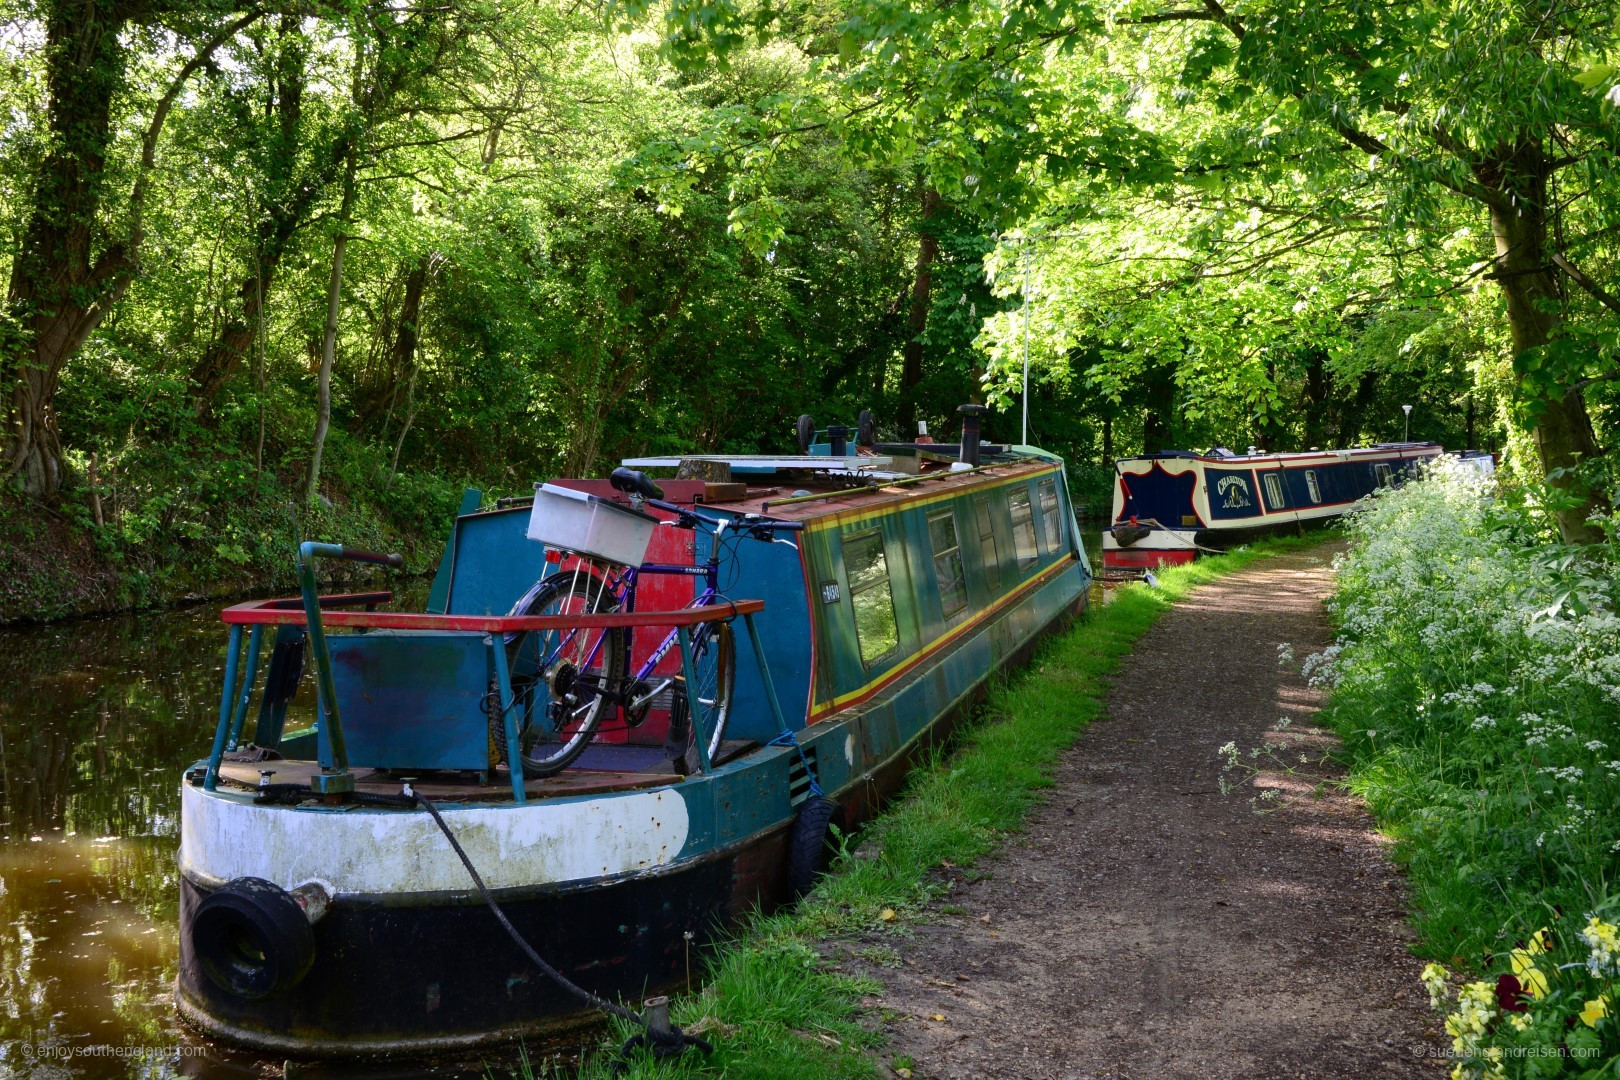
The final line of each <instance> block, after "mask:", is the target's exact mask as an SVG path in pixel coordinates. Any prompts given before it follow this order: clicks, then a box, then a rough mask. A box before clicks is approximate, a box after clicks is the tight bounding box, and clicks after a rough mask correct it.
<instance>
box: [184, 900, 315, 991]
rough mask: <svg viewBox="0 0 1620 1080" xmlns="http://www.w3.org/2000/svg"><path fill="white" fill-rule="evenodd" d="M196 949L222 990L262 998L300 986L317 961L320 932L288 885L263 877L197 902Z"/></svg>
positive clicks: (193, 938) (193, 933)
mask: <svg viewBox="0 0 1620 1080" xmlns="http://www.w3.org/2000/svg"><path fill="white" fill-rule="evenodd" d="M190 932H191V948H192V952H193V953H194V954H195V955H196V957H197V962H198V964H199V965H200V966H201V967H202V970H203V974H205V975H206V976H208V978H209V980H210V981H212V982H213V983H214V984H215V985H216V986H218V987H219V988H220V989H221V990H224V991H225V992H227V993H230V994H234V995H236V996H237V997H239V998H245V999H247V1000H249V1001H257V1000H258V999H260V998H266V997H269V996H270V995H272V994H277V993H280V992H281V991H283V990H286V989H288V988H289V987H292V986H295V985H297V983H298V981H299V980H300V979H302V978H303V977H304V976H305V975H306V974H308V973H309V969H310V967H311V966H313V965H314V963H315V932H314V930H312V929H311V928H310V925H309V920H308V919H306V918H305V917H304V909H303V908H301V907H299V906H298V901H297V900H294V899H293V898H292V895H291V894H290V893H288V892H287V891H286V890H285V889H283V888H281V887H280V886H279V885H276V884H274V883H272V882H269V881H266V880H264V879H263V878H256V877H239V878H235V879H233V880H231V881H228V882H226V883H225V884H224V885H223V886H221V887H220V888H219V889H218V890H217V891H216V892H213V893H210V894H209V895H208V896H206V897H205V898H204V899H203V901H202V902H201V903H200V904H198V905H197V911H196V913H195V914H194V915H192V917H191V927H190Z"/></svg>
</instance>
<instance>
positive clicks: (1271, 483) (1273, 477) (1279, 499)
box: [1261, 473, 1283, 510]
mask: <svg viewBox="0 0 1620 1080" xmlns="http://www.w3.org/2000/svg"><path fill="white" fill-rule="evenodd" d="M1261 479H1263V480H1264V481H1265V482H1266V502H1268V503H1270V504H1271V508H1272V509H1273V510H1281V509H1282V508H1283V489H1282V477H1280V476H1278V475H1277V474H1276V473H1266V474H1265V476H1264V477H1262V478H1261Z"/></svg>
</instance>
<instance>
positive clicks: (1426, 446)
mask: <svg viewBox="0 0 1620 1080" xmlns="http://www.w3.org/2000/svg"><path fill="white" fill-rule="evenodd" d="M1441 450H1442V447H1441V446H1440V444H1439V443H1434V442H1389V443H1375V444H1374V445H1372V446H1351V447H1346V448H1344V449H1335V450H1295V451H1290V452H1288V453H1279V454H1237V453H1233V452H1232V451H1231V450H1228V449H1226V447H1224V446H1217V447H1215V448H1213V449H1211V450H1208V451H1206V452H1204V453H1202V454H1199V453H1194V452H1193V451H1191V450H1160V451H1159V452H1158V453H1155V454H1136V455H1134V456H1132V457H1122V458H1119V459H1118V461H1119V462H1126V461H1170V460H1189V461H1207V462H1215V463H1219V464H1222V465H1248V464H1254V463H1256V462H1261V461H1277V462H1283V463H1287V464H1303V463H1305V462H1308V461H1313V460H1314V461H1348V460H1350V459H1352V458H1358V457H1392V456H1396V455H1400V454H1425V453H1430V452H1433V453H1440V452H1441Z"/></svg>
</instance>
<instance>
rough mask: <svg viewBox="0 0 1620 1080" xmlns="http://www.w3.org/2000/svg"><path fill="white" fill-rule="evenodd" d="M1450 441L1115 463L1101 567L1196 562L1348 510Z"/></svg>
mask: <svg viewBox="0 0 1620 1080" xmlns="http://www.w3.org/2000/svg"><path fill="white" fill-rule="evenodd" d="M1443 452H1444V451H1443V450H1442V449H1441V448H1440V446H1439V444H1437V443H1427V442H1417V443H1411V442H1408V443H1379V444H1378V445H1377V446H1367V447H1355V448H1352V449H1348V450H1326V451H1319V450H1312V451H1310V452H1308V453H1298V454H1262V453H1255V452H1254V448H1253V447H1250V453H1247V454H1234V453H1232V452H1231V451H1230V450H1226V449H1222V448H1216V449H1214V450H1211V451H1209V452H1208V453H1207V454H1195V453H1191V452H1189V451H1186V450H1165V451H1161V452H1160V453H1157V454H1146V455H1143V456H1141V457H1131V458H1120V459H1119V460H1118V461H1117V462H1115V463H1114V472H1115V482H1114V512H1113V517H1112V519H1111V524H1110V527H1109V528H1108V530H1107V531H1106V532H1104V533H1103V570H1104V573H1105V575H1107V576H1110V577H1127V576H1132V575H1137V574H1141V573H1142V572H1144V571H1146V570H1149V569H1152V568H1154V567H1159V566H1171V565H1175V564H1177V563H1185V562H1191V561H1192V560H1193V559H1194V558H1196V557H1197V555H1198V552H1199V551H1200V550H1220V549H1223V548H1225V547H1228V546H1230V545H1232V544H1235V543H1242V542H1243V541H1245V540H1249V539H1252V538H1254V537H1256V536H1261V535H1264V534H1266V533H1271V532H1278V531H1281V530H1285V529H1294V528H1299V527H1301V526H1302V525H1303V524H1304V523H1306V522H1312V521H1324V520H1327V519H1329V518H1333V517H1337V516H1338V515H1340V514H1342V513H1344V512H1345V511H1346V510H1348V509H1349V508H1350V507H1351V506H1352V505H1354V504H1355V502H1356V500H1358V499H1360V498H1362V497H1363V496H1365V495H1368V494H1371V493H1372V492H1373V491H1376V490H1377V489H1378V488H1380V487H1385V486H1390V485H1394V484H1399V483H1400V482H1401V481H1402V480H1404V479H1405V478H1406V477H1408V476H1413V475H1415V474H1416V471H1417V469H1418V468H1419V467H1421V466H1422V464H1423V463H1424V462H1427V461H1431V460H1433V459H1434V458H1436V457H1439V456H1440V455H1441V454H1442V453H1443Z"/></svg>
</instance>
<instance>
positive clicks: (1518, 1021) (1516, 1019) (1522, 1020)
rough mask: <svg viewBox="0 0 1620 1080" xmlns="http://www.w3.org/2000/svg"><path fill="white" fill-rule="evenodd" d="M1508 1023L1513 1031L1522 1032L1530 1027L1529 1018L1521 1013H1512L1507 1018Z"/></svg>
mask: <svg viewBox="0 0 1620 1080" xmlns="http://www.w3.org/2000/svg"><path fill="white" fill-rule="evenodd" d="M1508 1023H1510V1024H1512V1025H1513V1030H1514V1031H1523V1030H1525V1029H1526V1028H1528V1027H1529V1026H1530V1018H1529V1017H1528V1016H1526V1015H1524V1014H1523V1013H1514V1014H1513V1015H1511V1016H1509V1017H1508Z"/></svg>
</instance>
